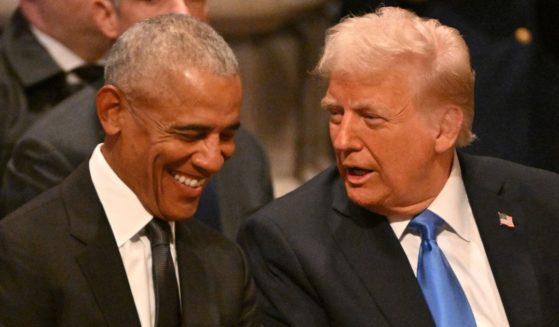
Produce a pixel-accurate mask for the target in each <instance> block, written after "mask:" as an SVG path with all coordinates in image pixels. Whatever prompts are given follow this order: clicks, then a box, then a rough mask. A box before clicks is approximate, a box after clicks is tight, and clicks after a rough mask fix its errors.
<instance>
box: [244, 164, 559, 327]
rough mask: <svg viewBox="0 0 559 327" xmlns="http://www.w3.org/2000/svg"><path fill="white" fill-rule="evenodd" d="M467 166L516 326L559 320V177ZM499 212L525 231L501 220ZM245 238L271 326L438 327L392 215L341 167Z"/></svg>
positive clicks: (265, 213) (270, 210)
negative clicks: (361, 201) (343, 175)
mask: <svg viewBox="0 0 559 327" xmlns="http://www.w3.org/2000/svg"><path fill="white" fill-rule="evenodd" d="M460 163H461V167H462V174H463V178H464V183H465V186H466V192H467V195H468V199H469V201H470V205H471V207H472V211H473V214H474V217H475V220H476V223H477V225H478V228H479V232H480V234H481V239H482V241H483V244H484V247H485V250H486V253H487V256H488V259H489V263H490V265H491V269H492V271H493V275H494V276H495V280H496V283H497V288H498V290H499V293H500V295H501V298H502V301H503V305H504V308H505V312H506V314H507V317H508V320H509V323H510V325H511V326H558V324H559V309H558V306H557V303H559V237H558V235H559V201H558V196H559V175H557V174H554V173H550V172H546V171H543V170H537V169H533V168H527V167H523V166H520V165H517V164H513V163H510V162H505V161H502V160H498V159H492V158H487V157H471V156H467V155H463V156H460ZM498 212H503V213H506V214H509V215H511V216H512V217H513V220H514V223H515V225H516V227H515V228H512V229H510V228H507V227H504V226H500V224H499V216H498ZM239 242H240V244H241V246H242V247H243V248H244V250H245V253H246V254H247V256H248V259H249V263H250V265H251V270H252V273H253V276H254V278H255V281H256V286H257V290H258V291H259V300H260V303H261V308H262V310H263V311H264V313H265V325H266V326H276V325H278V326H279V325H281V326H284V325H289V326H328V325H332V326H348V327H349V326H351V327H358V326H418V327H421V326H434V323H433V321H432V319H431V317H430V314H429V311H428V308H427V304H426V303H425V301H424V299H423V296H422V293H421V290H420V288H419V286H418V283H417V280H416V278H415V275H414V273H413V270H412V267H411V266H410V264H409V261H408V259H407V257H406V255H405V253H404V251H403V249H402V247H401V245H400V243H399V241H398V239H397V238H396V236H395V234H394V232H393V230H392V228H391V227H390V225H389V223H388V221H387V220H386V218H385V217H383V216H380V215H376V214H374V213H371V212H369V211H367V210H365V209H363V208H360V207H358V206H356V205H354V204H353V203H351V202H350V201H349V199H348V197H347V195H346V192H345V189H344V186H343V183H342V181H341V179H340V177H339V175H338V173H337V170H336V169H335V168H330V169H328V170H326V171H325V172H323V173H322V174H320V175H318V176H317V177H315V178H314V179H313V180H311V181H310V182H309V183H307V184H305V185H304V186H302V187H301V188H299V189H298V190H296V191H294V192H292V193H290V194H288V195H286V196H285V197H283V198H280V199H279V200H276V201H274V202H272V203H271V204H269V205H267V206H266V207H264V208H263V209H261V210H260V211H258V212H257V213H256V214H255V215H253V217H251V218H250V219H249V221H248V223H247V225H246V226H245V227H244V228H243V229H241V231H240V233H239Z"/></svg>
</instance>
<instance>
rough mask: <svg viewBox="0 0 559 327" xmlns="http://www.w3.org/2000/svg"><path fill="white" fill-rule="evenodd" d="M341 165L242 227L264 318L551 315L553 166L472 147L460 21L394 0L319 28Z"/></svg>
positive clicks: (479, 321) (496, 320) (338, 320)
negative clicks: (447, 22)
mask: <svg viewBox="0 0 559 327" xmlns="http://www.w3.org/2000/svg"><path fill="white" fill-rule="evenodd" d="M317 71H318V73H319V74H320V75H321V76H322V77H324V78H325V79H326V80H327V81H328V89H327V92H326V95H325V96H324V98H323V99H322V106H323V109H324V110H325V111H326V113H327V114H328V116H329V120H330V122H329V129H330V137H331V141H332V146H333V148H334V152H335V154H336V167H331V168H329V169H327V170H326V171H324V172H323V173H321V174H319V175H318V176H316V177H315V178H313V179H312V180H311V181H309V182H308V183H307V184H305V185H303V186H301V187H300V188H299V189H298V190H295V191H294V192H292V193H291V194H289V195H286V196H285V197H283V198H281V199H278V200H276V201H275V202H272V203H271V204H269V205H268V206H266V207H264V208H263V209H261V210H260V211H258V212H257V213H256V214H255V215H254V216H253V217H252V218H250V219H249V222H248V223H247V225H246V226H245V227H244V229H242V230H241V232H240V234H239V241H240V243H241V245H242V246H243V248H244V249H245V251H246V254H247V256H248V258H249V262H250V264H251V267H252V272H253V275H254V278H255V281H256V285H257V286H258V290H259V291H260V294H259V295H260V297H259V299H260V300H261V304H262V309H263V311H264V312H265V321H264V324H265V325H271V326H272V325H273V326H277V325H288V326H328V325H332V326H351V327H358V326H426V327H427V326H434V325H436V326H438V327H447V326H462V327H465V326H476V325H477V326H508V325H511V326H558V325H559V313H558V310H557V308H558V307H557V303H558V301H559V274H558V272H559V260H558V259H559V255H558V253H559V238H558V237H557V235H558V233H559V202H558V201H557V194H559V175H557V174H554V173H550V172H546V171H543V170H537V169H533V168H529V167H524V166H521V165H518V164H514V163H511V162H507V161H503V160H499V159H494V158H487V157H475V156H468V155H466V154H462V153H459V152H458V151H457V148H459V147H462V146H466V145H467V144H468V143H469V142H471V141H472V139H473V137H474V136H473V134H472V132H471V130H470V128H471V126H472V120H473V115H474V108H473V86H474V75H473V71H472V69H471V66H470V58H469V53H468V48H467V46H466V43H465V42H464V40H463V38H462V37H461V36H460V33H459V32H458V31H457V30H456V29H453V28H450V27H448V26H444V25H442V24H441V23H439V22H438V21H436V20H434V19H422V18H420V17H418V16H417V15H415V14H414V13H412V12H410V11H407V10H403V9H400V8H396V7H383V8H380V9H378V10H377V11H376V12H375V13H371V14H367V15H364V16H361V17H350V18H347V19H345V20H344V21H342V22H341V23H339V24H338V25H336V26H334V27H332V28H331V29H330V30H329V32H328V34H327V37H326V44H325V49H324V54H323V56H322V58H321V60H320V61H319V64H318V66H317Z"/></svg>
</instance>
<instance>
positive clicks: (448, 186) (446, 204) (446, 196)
mask: <svg viewBox="0 0 559 327" xmlns="http://www.w3.org/2000/svg"><path fill="white" fill-rule="evenodd" d="M427 209H429V210H431V211H433V212H434V213H436V214H437V215H439V216H440V217H441V218H443V219H444V220H445V222H446V223H447V224H448V225H449V226H450V228H451V229H452V230H453V231H454V232H455V233H456V234H457V235H458V236H459V237H460V238H462V239H464V240H465V241H467V242H469V241H470V240H471V233H472V231H471V228H472V226H471V224H469V223H468V221H467V220H466V219H462V218H461V217H465V214H464V213H467V212H468V211H469V210H471V209H470V204H469V201H468V196H467V194H466V188H465V187H464V181H463V180H462V170H461V168H460V162H459V161H458V155H457V154H456V152H455V153H454V160H453V162H452V169H451V171H450V175H449V176H448V179H447V181H446V183H445V185H444V187H443V189H442V190H441V192H440V193H439V194H438V195H437V197H436V198H435V200H434V201H433V202H432V203H431V204H430V205H429V207H428V208H427ZM410 220H411V217H409V218H407V219H401V218H400V219H393V218H391V217H388V221H389V222H390V225H391V227H392V229H393V230H394V233H395V234H396V236H397V237H398V239H401V238H402V236H403V235H404V232H405V231H406V228H407V226H408V223H409V221H410Z"/></svg>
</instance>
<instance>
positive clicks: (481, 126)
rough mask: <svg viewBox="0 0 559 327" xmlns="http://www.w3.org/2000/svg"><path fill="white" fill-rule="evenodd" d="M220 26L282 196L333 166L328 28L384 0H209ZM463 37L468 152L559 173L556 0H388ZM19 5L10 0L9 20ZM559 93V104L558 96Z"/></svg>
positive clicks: (5, 4)
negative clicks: (323, 54)
mask: <svg viewBox="0 0 559 327" xmlns="http://www.w3.org/2000/svg"><path fill="white" fill-rule="evenodd" d="M208 3H209V16H210V23H211V24H212V25H213V26H214V27H215V28H216V29H217V30H218V31H219V32H220V33H222V35H224V36H225V38H226V39H227V41H228V42H229V43H230V45H231V47H232V48H233V50H234V51H235V52H236V54H237V56H238V59H239V62H240V65H241V71H242V79H243V83H244V91H245V98H244V104H243V106H244V107H243V112H242V123H243V125H244V126H245V127H247V128H248V129H249V130H251V131H252V132H254V133H255V134H256V136H257V137H258V138H259V139H260V141H261V142H262V143H263V144H264V145H265V147H266V150H267V152H268V155H269V157H270V161H271V165H272V174H273V179H274V188H275V193H276V196H279V195H282V194H284V193H286V192H287V191H289V190H291V189H293V188H294V187H296V186H298V185H300V184H301V183H302V182H304V181H305V180H307V179H308V178H310V177H312V176H313V175H315V174H316V173H318V172H319V171H320V170H322V169H323V168H325V167H326V166H328V165H329V164H331V163H332V160H333V159H332V152H331V150H330V146H329V139H328V132H327V117H326V114H325V113H324V112H322V110H320V106H319V103H320V99H321V97H322V96H323V94H324V91H325V84H324V82H321V81H320V80H318V79H317V78H316V77H314V76H313V75H312V69H313V67H314V65H315V64H316V62H317V60H318V57H319V55H320V51H321V48H322V44H323V38H324V32H325V31H326V29H327V28H328V27H329V26H331V25H333V24H335V23H336V22H338V21H339V19H340V18H341V17H344V16H346V15H349V14H362V13H364V12H369V11H371V10H372V9H374V8H375V7H377V6H378V5H379V4H380V3H381V2H380V1H376V0H257V1H256V0H252V1H251V0H208ZM383 3H384V4H386V5H398V6H401V7H406V8H409V9H411V10H414V11H416V12H417V13H418V14H419V15H422V16H426V17H434V18H437V19H439V20H440V21H441V22H442V23H444V24H446V25H450V26H454V27H456V28H458V29H459V30H460V32H461V33H462V34H463V36H464V38H465V39H466V42H467V43H468V45H469V47H470V50H471V53H472V65H473V67H474V69H475V71H476V89H475V92H476V117H475V120H474V132H475V133H476V135H477V136H478V141H476V142H475V143H474V144H473V145H472V146H470V147H468V148H467V149H465V150H466V151H467V152H472V153H476V154H483V155H492V156H497V157H501V158H504V159H508V160H512V161H516V162H520V163H523V164H527V165H531V166H535V167H539V168H544V169H548V170H552V171H556V172H559V132H558V131H557V130H559V128H557V127H558V126H559V96H557V94H559V64H558V62H559V36H558V35H559V28H558V24H557V17H558V16H557V14H558V13H559V1H556V0H546V1H544V0H506V1H505V0H468V1H466V0H440V1H437V0H407V1H404V0H400V1H383ZM16 6H17V1H16V0H0V26H3V25H4V24H5V22H6V20H7V19H8V17H9V15H10V13H11V12H12V11H13V10H14V8H15V7H16ZM556 98H557V100H556Z"/></svg>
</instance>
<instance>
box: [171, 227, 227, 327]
mask: <svg viewBox="0 0 559 327" xmlns="http://www.w3.org/2000/svg"><path fill="white" fill-rule="evenodd" d="M191 223H196V222H194V221H183V222H177V223H176V225H175V226H176V243H177V262H178V266H179V276H180V289H181V303H182V317H183V318H182V326H218V325H219V310H218V308H217V307H216V306H215V303H214V301H211V298H212V297H211V290H212V287H213V284H212V281H211V280H209V278H208V276H209V275H208V274H207V273H206V271H205V270H206V269H205V267H204V264H203V261H202V259H201V256H203V255H204V253H203V249H200V248H199V246H198V245H197V244H196V243H195V242H194V241H193V240H194V239H195V238H196V235H193V234H194V233H193V232H192V230H191V229H190V227H189V224H191Z"/></svg>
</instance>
